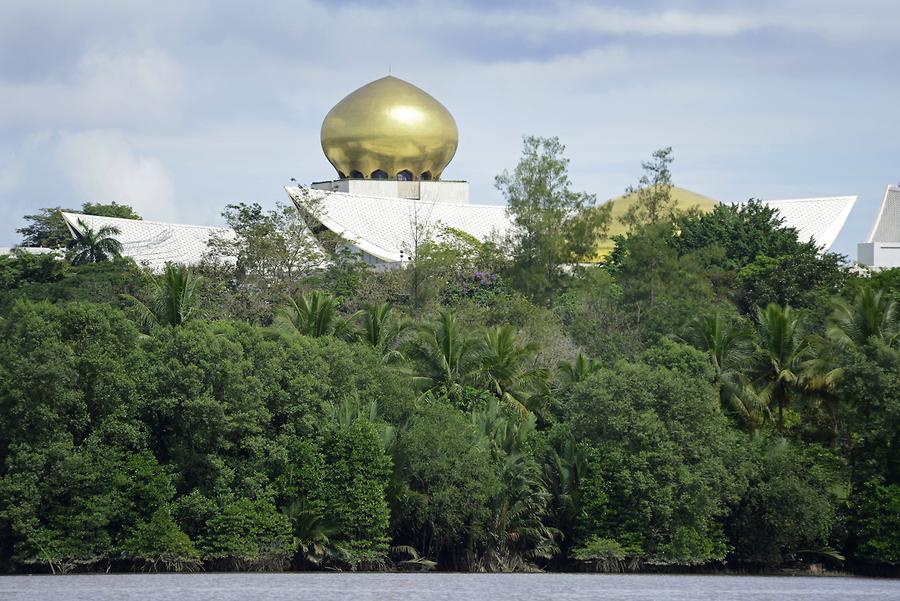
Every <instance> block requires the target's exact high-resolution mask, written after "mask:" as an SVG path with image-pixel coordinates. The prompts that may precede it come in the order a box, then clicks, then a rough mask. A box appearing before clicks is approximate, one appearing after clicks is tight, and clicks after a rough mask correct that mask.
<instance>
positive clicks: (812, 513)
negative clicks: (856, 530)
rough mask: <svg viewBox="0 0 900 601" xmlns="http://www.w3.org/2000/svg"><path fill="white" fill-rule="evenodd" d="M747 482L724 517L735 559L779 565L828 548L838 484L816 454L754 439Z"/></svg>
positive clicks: (750, 452) (775, 441)
mask: <svg viewBox="0 0 900 601" xmlns="http://www.w3.org/2000/svg"><path fill="white" fill-rule="evenodd" d="M747 458H748V459H749V465H747V466H746V468H745V469H747V472H748V476H749V486H748V487H747V489H746V492H745V493H744V495H743V497H742V498H741V500H740V501H739V502H738V503H736V504H735V506H734V511H733V513H732V515H731V516H729V518H728V520H727V521H726V528H727V532H728V539H729V542H730V543H731V544H732V545H733V547H734V551H733V557H734V558H735V559H737V560H739V561H742V562H753V563H763V564H770V565H772V564H779V563H781V562H783V561H788V560H790V559H793V558H795V557H796V556H797V555H798V554H799V553H800V552H802V551H815V552H820V551H823V550H825V547H827V546H828V542H829V536H830V534H831V530H832V528H833V526H834V525H835V524H836V523H837V519H838V517H837V499H836V498H835V497H834V495H833V494H832V492H831V491H832V490H834V488H835V486H836V485H837V482H836V481H835V480H836V479H835V476H834V474H833V473H831V470H830V469H829V468H828V466H827V464H826V463H823V462H819V461H816V457H815V453H813V452H807V450H806V449H804V448H802V447H797V446H795V445H792V444H790V443H789V442H788V441H786V440H784V439H775V440H773V439H769V438H764V437H758V438H755V439H753V440H752V442H751V445H750V447H749V448H748V456H747Z"/></svg>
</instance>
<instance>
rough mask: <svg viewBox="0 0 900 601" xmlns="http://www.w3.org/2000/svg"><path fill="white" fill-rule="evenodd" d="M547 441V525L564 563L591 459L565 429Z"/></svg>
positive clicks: (570, 548) (544, 466)
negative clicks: (555, 536) (554, 532)
mask: <svg viewBox="0 0 900 601" xmlns="http://www.w3.org/2000/svg"><path fill="white" fill-rule="evenodd" d="M598 369H599V367H598ZM549 442H550V444H549V446H548V449H547V450H546V452H545V455H544V458H543V465H542V467H543V476H542V477H543V481H544V486H545V487H546V489H547V492H548V493H549V495H550V498H549V502H548V504H547V512H548V518H549V522H550V525H551V526H553V527H554V528H555V529H556V530H557V531H558V532H559V537H560V541H559V558H560V559H561V560H562V562H565V561H566V560H567V559H568V557H569V554H570V552H571V550H572V548H573V546H574V545H575V538H576V527H577V526H578V520H579V517H580V515H581V513H582V512H583V511H585V507H584V505H583V504H582V501H581V494H582V487H581V484H582V481H583V480H584V479H585V478H586V477H587V475H588V472H589V470H590V458H589V453H588V452H587V447H586V445H584V444H582V443H579V442H578V441H577V440H576V439H575V437H574V436H573V435H572V431H571V429H570V428H569V427H568V426H560V427H557V428H556V429H555V430H553V431H551V433H550V440H549Z"/></svg>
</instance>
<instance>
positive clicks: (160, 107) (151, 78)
mask: <svg viewBox="0 0 900 601" xmlns="http://www.w3.org/2000/svg"><path fill="white" fill-rule="evenodd" d="M182 91H183V74H182V68H181V66H180V65H179V64H178V63H177V62H176V61H174V60H173V59H172V58H171V57H170V56H168V55H167V54H166V53H165V52H162V51H160V50H142V51H134V52H128V53H119V52H113V51H109V50H100V49H93V50H90V51H88V52H87V53H85V54H84V55H83V56H82V57H81V58H80V60H79V63H78V66H77V68H76V70H75V72H74V73H73V74H72V76H71V77H69V78H57V79H51V80H46V81H37V82H31V81H29V82H16V83H12V82H7V83H3V82H2V80H0V108H2V110H0V126H2V125H8V126H15V125H21V124H25V123H40V124H41V125H43V126H46V125H49V124H55V125H62V126H65V125H75V126H78V127H83V126H85V125H86V124H101V125H109V124H112V123H134V124H140V123H141V122H146V120H148V119H152V118H156V117H160V116H163V115H166V114H167V113H168V112H169V110H170V109H171V108H172V107H173V106H174V105H175V104H176V102H177V100H178V99H179V98H180V96H181V94H182Z"/></svg>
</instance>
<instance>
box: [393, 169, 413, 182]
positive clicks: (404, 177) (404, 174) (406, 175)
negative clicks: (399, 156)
mask: <svg viewBox="0 0 900 601" xmlns="http://www.w3.org/2000/svg"><path fill="white" fill-rule="evenodd" d="M412 178H413V174H412V171H410V170H409V169H404V170H403V171H401V172H400V173H398V174H397V179H398V180H400V181H401V182H411V181H412Z"/></svg>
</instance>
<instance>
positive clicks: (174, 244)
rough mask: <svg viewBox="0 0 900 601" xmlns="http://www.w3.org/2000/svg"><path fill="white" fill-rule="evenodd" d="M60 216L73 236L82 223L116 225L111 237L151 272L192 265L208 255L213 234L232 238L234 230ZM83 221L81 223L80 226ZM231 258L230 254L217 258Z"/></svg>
mask: <svg viewBox="0 0 900 601" xmlns="http://www.w3.org/2000/svg"><path fill="white" fill-rule="evenodd" d="M62 215H63V219H65V221H66V225H67V226H68V227H69V231H70V232H72V235H73V236H77V235H78V234H80V233H81V232H82V231H83V229H82V228H83V227H84V225H86V226H87V227H89V228H91V229H93V230H98V229H100V228H102V227H105V226H112V227H115V228H118V230H119V233H118V234H116V235H115V236H113V237H114V238H115V239H116V240H118V241H119V242H121V243H122V254H123V255H125V256H126V257H131V258H132V259H134V260H135V262H137V263H139V264H141V265H146V266H147V267H149V268H151V269H153V270H154V271H161V270H162V269H163V268H165V266H166V263H182V264H185V265H193V264H196V263H199V262H200V261H202V260H203V259H204V258H207V256H209V248H208V247H207V243H208V242H209V240H210V238H212V237H213V236H219V237H221V238H224V239H226V240H231V239H234V235H235V234H234V231H233V230H230V229H228V228H221V227H207V226H202V225H185V224H180V223H163V222H161V221H144V220H139V219H119V218H117V217H98V216H96V215H82V214H79V213H63V214H62ZM82 224H83V225H82ZM218 258H219V259H220V260H222V261H226V262H230V261H233V260H234V258H233V257H218Z"/></svg>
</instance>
